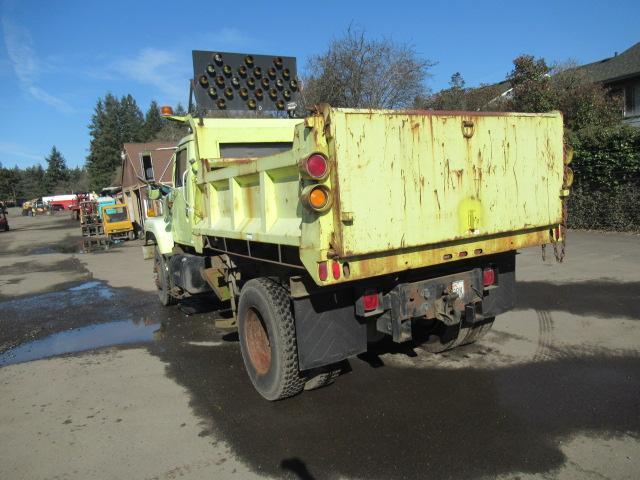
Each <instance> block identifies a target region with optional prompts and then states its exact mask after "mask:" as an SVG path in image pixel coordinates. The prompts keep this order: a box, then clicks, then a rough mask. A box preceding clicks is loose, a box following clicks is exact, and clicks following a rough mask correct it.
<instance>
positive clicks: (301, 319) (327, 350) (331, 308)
mask: <svg viewBox="0 0 640 480" xmlns="http://www.w3.org/2000/svg"><path fill="white" fill-rule="evenodd" d="M293 308H294V316H295V323H296V337H297V344H298V363H299V368H300V370H309V369H311V368H317V367H322V366H325V365H330V364H333V363H336V362H340V361H342V360H344V359H346V358H349V357H353V356H355V355H358V354H360V353H363V352H365V351H366V350H367V328H366V324H365V323H364V320H362V321H360V320H358V318H356V315H355V307H354V299H353V295H352V293H351V292H349V291H335V292H327V293H320V294H315V295H313V296H308V297H303V298H294V299H293Z"/></svg>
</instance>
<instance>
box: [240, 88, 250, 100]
mask: <svg viewBox="0 0 640 480" xmlns="http://www.w3.org/2000/svg"><path fill="white" fill-rule="evenodd" d="M240 96H241V97H242V98H247V97H248V96H249V90H247V89H246V88H244V87H242V88H241V89H240Z"/></svg>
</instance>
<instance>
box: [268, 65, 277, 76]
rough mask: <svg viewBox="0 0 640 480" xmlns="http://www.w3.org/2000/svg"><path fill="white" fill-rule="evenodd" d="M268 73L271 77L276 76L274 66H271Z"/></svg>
mask: <svg viewBox="0 0 640 480" xmlns="http://www.w3.org/2000/svg"><path fill="white" fill-rule="evenodd" d="M267 73H268V74H269V76H270V77H271V78H276V69H275V68H273V67H269V70H268V71H267Z"/></svg>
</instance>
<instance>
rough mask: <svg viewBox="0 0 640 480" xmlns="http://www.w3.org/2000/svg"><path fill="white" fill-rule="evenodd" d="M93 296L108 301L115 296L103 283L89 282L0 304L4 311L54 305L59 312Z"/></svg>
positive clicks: (80, 304)
mask: <svg viewBox="0 0 640 480" xmlns="http://www.w3.org/2000/svg"><path fill="white" fill-rule="evenodd" d="M95 296H98V297H99V298H101V299H104V300H110V299H112V298H113V297H114V296H115V292H114V291H113V290H112V289H111V288H110V287H109V286H108V285H106V284H104V283H103V282H99V281H96V280H91V281H88V282H84V283H81V284H80V285H76V286H75V287H71V288H68V289H66V290H61V291H58V292H50V293H42V294H40V295H34V296H31V297H25V298H16V299H12V300H6V301H4V302H0V303H2V306H3V307H4V308H5V309H9V308H10V309H20V310H21V311H22V312H23V313H24V309H36V308H51V307H50V306H51V305H55V306H56V308H57V309H60V310H64V309H65V308H72V307H77V306H82V305H86V304H87V302H88V301H89V300H91V299H92V298H94V297H95Z"/></svg>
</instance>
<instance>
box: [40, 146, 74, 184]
mask: <svg viewBox="0 0 640 480" xmlns="http://www.w3.org/2000/svg"><path fill="white" fill-rule="evenodd" d="M45 160H46V161H47V171H46V173H45V176H44V187H45V189H46V190H47V192H48V193H52V194H53V193H63V192H58V191H57V189H59V188H64V186H63V185H61V184H62V183H64V182H66V181H67V180H69V169H68V168H67V163H66V161H65V159H64V157H63V156H62V154H61V153H60V151H59V150H58V149H57V148H56V146H55V145H54V146H53V147H51V153H50V154H49V156H48V157H45Z"/></svg>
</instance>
